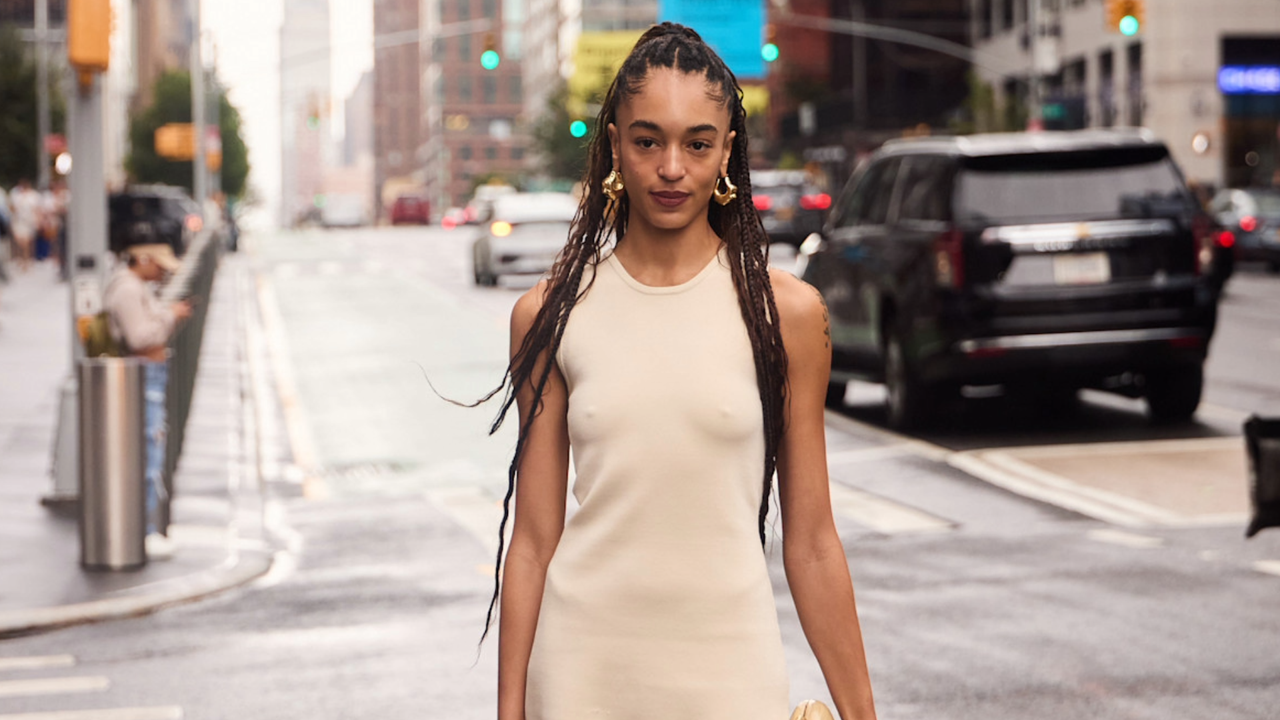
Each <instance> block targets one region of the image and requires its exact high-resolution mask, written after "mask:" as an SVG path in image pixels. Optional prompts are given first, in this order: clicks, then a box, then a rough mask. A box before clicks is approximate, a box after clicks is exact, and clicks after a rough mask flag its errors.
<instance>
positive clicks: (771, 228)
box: [751, 170, 831, 246]
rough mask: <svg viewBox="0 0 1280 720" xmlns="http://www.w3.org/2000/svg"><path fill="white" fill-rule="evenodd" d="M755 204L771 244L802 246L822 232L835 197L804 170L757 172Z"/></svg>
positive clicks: (753, 187) (754, 177)
mask: <svg viewBox="0 0 1280 720" xmlns="http://www.w3.org/2000/svg"><path fill="white" fill-rule="evenodd" d="M751 201H752V202H753V203H755V206H756V211H757V212H759V213H760V220H761V221H762V222H763V223H764V230H765V232H766V233H768V235H769V241H770V242H782V243H788V244H790V245H793V246H794V245H799V244H800V243H801V242H802V241H803V240H804V239H805V237H807V236H808V235H809V234H810V233H815V232H818V231H819V230H821V229H822V221H823V220H824V219H825V218H826V215H827V210H828V209H830V207H831V195H830V194H828V193H827V192H826V191H824V190H823V189H822V188H821V187H819V186H818V185H817V184H816V183H815V182H813V179H812V178H811V177H810V175H809V173H807V172H805V171H804V170H757V171H754V172H752V173H751Z"/></svg>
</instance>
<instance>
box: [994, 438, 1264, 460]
mask: <svg viewBox="0 0 1280 720" xmlns="http://www.w3.org/2000/svg"><path fill="white" fill-rule="evenodd" d="M1243 447H1244V440H1243V439H1241V438H1240V437H1209V438H1188V439H1184V440H1142V441H1138V442H1104V443H1077V444H1067V445H1038V446H1034V447H1025V448H1017V450H1016V452H1017V453H1018V456H1019V457H1024V458H1040V457H1079V456H1081V455H1094V456H1105V455H1131V454H1133V453H1140V452H1141V453H1176V452H1197V451H1205V450H1210V451H1212V450H1239V449H1241V448H1243ZM976 452H983V451H976ZM987 452H990V451H987Z"/></svg>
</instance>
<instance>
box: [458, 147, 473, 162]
mask: <svg viewBox="0 0 1280 720" xmlns="http://www.w3.org/2000/svg"><path fill="white" fill-rule="evenodd" d="M458 157H459V158H461V159H463V160H470V159H471V146H470V145H463V146H461V147H459V148H458Z"/></svg>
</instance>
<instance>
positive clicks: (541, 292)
mask: <svg viewBox="0 0 1280 720" xmlns="http://www.w3.org/2000/svg"><path fill="white" fill-rule="evenodd" d="M546 296H547V280H545V279H544V280H540V281H538V284H537V285H534V286H533V287H531V288H529V290H528V291H526V292H525V293H524V294H523V295H521V296H520V299H519V300H516V305H515V307H514V308H512V309H511V335H512V336H513V337H515V336H521V337H523V336H524V334H525V333H527V332H529V328H531V327H533V321H534V319H535V318H537V317H538V312H539V311H540V310H542V303H543V301H544V300H545V298H546Z"/></svg>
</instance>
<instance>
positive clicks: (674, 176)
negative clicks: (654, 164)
mask: <svg viewBox="0 0 1280 720" xmlns="http://www.w3.org/2000/svg"><path fill="white" fill-rule="evenodd" d="M680 150H681V148H680V146H679V145H678V144H671V145H668V146H667V148H666V150H665V151H664V152H663V153H662V162H661V163H660V164H659V165H658V177H660V178H662V179H663V180H666V181H668V182H674V181H676V180H680V179H682V178H683V177H684V172H685V170H684V157H683V156H682V154H681V152H680Z"/></svg>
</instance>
